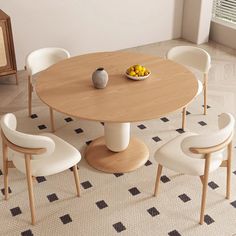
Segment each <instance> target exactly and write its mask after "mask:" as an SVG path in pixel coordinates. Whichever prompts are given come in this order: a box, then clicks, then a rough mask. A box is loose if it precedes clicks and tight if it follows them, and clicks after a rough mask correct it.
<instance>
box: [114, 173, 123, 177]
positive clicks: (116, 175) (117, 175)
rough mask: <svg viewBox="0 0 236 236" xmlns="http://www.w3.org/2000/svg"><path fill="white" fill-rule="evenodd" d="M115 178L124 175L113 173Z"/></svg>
mask: <svg viewBox="0 0 236 236" xmlns="http://www.w3.org/2000/svg"><path fill="white" fill-rule="evenodd" d="M114 175H115V177H120V176H122V175H124V173H114Z"/></svg>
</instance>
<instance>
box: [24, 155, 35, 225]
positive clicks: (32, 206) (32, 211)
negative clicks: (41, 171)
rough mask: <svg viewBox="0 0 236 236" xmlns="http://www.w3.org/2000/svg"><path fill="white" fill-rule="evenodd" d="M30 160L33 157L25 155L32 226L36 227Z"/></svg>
mask: <svg viewBox="0 0 236 236" xmlns="http://www.w3.org/2000/svg"><path fill="white" fill-rule="evenodd" d="M30 160H31V156H30V155H29V154H25V167H26V176H27V184H28V193H29V202H30V211H31V223H32V225H35V204H34V192H33V181H32V173H31V166H30Z"/></svg>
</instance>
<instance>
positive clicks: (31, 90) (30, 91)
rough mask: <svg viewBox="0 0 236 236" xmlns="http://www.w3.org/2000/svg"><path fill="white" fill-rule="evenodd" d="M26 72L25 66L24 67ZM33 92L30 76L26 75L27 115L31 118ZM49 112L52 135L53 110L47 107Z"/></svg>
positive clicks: (53, 127)
mask: <svg viewBox="0 0 236 236" xmlns="http://www.w3.org/2000/svg"><path fill="white" fill-rule="evenodd" d="M25 70H26V66H25ZM33 91H34V87H33V84H32V76H31V75H28V112H29V113H28V115H29V117H31V115H32V93H33ZM49 112H50V123H51V131H52V132H53V133H54V132H55V122H54V115H53V109H52V108H51V107H49Z"/></svg>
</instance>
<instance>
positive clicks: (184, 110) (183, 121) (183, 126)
mask: <svg viewBox="0 0 236 236" xmlns="http://www.w3.org/2000/svg"><path fill="white" fill-rule="evenodd" d="M186 109H187V108H186V107H184V108H183V111H182V130H184V129H185V125H186Z"/></svg>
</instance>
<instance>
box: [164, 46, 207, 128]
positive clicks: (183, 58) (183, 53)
mask: <svg viewBox="0 0 236 236" xmlns="http://www.w3.org/2000/svg"><path fill="white" fill-rule="evenodd" d="M166 58H167V59H169V60H173V61H175V62H177V63H180V64H183V65H185V66H189V67H192V68H194V69H196V70H198V71H200V72H201V73H202V74H203V77H204V80H203V84H202V82H201V81H200V80H199V79H198V91H197V94H196V95H199V94H200V93H201V92H202V90H203V91H204V115H206V114H207V82H208V73H209V70H210V67H211V57H210V55H209V53H208V52H207V51H206V50H204V49H202V48H198V47H194V46H176V47H173V48H171V49H170V50H169V51H168V52H167V54H166ZM185 123H186V107H184V108H183V111H182V129H183V130H184V129H185Z"/></svg>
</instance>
